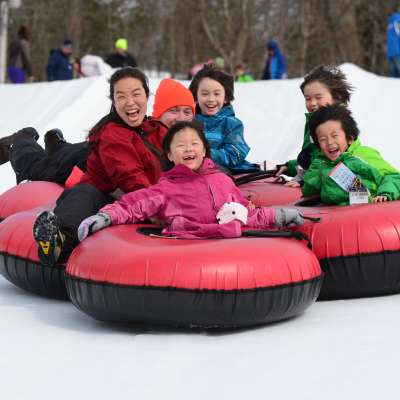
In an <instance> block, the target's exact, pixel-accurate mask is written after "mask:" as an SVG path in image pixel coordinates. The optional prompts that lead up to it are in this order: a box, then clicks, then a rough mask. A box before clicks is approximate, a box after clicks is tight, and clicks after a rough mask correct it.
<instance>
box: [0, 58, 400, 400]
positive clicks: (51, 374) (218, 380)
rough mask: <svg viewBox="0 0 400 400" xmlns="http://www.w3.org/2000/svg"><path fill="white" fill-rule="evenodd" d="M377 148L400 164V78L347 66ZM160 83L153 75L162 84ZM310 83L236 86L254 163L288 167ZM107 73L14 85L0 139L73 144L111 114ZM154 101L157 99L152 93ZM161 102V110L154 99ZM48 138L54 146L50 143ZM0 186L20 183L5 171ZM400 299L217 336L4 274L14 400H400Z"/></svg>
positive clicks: (322, 305) (6, 96)
mask: <svg viewBox="0 0 400 400" xmlns="http://www.w3.org/2000/svg"><path fill="white" fill-rule="evenodd" d="M342 68H343V70H344V72H345V73H346V74H347V75H348V77H349V80H350V81H351V83H352V84H353V85H354V86H355V88H356V91H355V94H354V96H353V99H352V101H351V108H352V110H353V111H354V114H355V117H356V119H357V121H358V123H359V125H360V128H361V132H362V141H363V143H365V144H367V145H370V146H374V147H377V148H378V149H379V150H380V151H381V153H382V154H383V155H384V157H385V158H386V159H387V160H389V161H390V162H391V163H393V165H394V166H396V167H398V168H399V167H400V161H399V158H398V156H397V152H398V145H399V144H400V141H399V139H398V138H397V137H396V135H398V105H397V106H396V104H398V93H400V79H399V80H396V79H390V78H384V77H378V76H376V75H373V74H370V73H367V72H365V71H363V70H361V69H359V68H358V67H356V66H354V65H350V64H346V65H344V66H343V67H342ZM158 82H159V80H151V81H150V85H151V90H152V91H153V92H155V90H156V88H157V85H158ZM300 83H301V79H292V80H286V81H276V82H256V83H253V84H242V85H237V87H236V100H235V102H234V107H235V110H236V112H237V114H238V116H239V117H240V118H241V119H242V120H243V121H244V124H245V134H246V139H247V141H248V143H249V144H250V146H251V147H252V150H251V153H250V157H249V158H250V160H252V161H261V160H264V159H267V160H277V161H285V160H287V159H288V158H290V157H293V156H294V155H295V154H296V152H297V151H298V150H299V148H300V145H301V140H302V136H303V127H304V115H303V113H304V102H303V99H302V96H301V93H300V90H299V89H298V87H299V85H300ZM107 90H108V88H107V83H106V77H100V78H88V79H81V80H76V81H72V82H54V83H35V84H29V85H21V86H18V85H15V86H13V85H0V104H1V109H2V111H1V118H0V137H1V136H5V135H8V134H10V133H12V132H14V131H16V130H17V129H19V128H21V127H23V126H34V127H35V128H37V129H38V131H39V132H40V133H41V134H43V133H44V132H46V130H47V129H50V128H53V127H59V128H61V129H62V130H63V131H64V133H65V136H66V137H67V138H68V139H69V140H70V141H73V142H76V141H80V140H83V138H84V137H85V135H86V134H87V131H88V129H89V128H90V127H91V126H92V125H93V124H94V123H95V122H96V121H97V120H98V119H99V118H100V117H101V116H102V115H104V114H105V113H106V112H107V110H108V108H109V106H110V103H109V101H108V100H107ZM151 101H152V99H151ZM150 110H151V107H150ZM41 140H43V139H42V138H41ZM0 177H1V179H0V192H2V191H4V190H6V189H7V188H9V187H11V186H13V185H14V182H15V180H14V179H15V178H14V174H13V172H12V169H11V167H10V166H9V164H6V165H2V166H0ZM399 310H400V296H386V297H379V298H370V299H356V300H347V301H330V302H318V303H316V304H314V305H313V306H312V307H310V308H309V309H308V310H307V311H306V312H305V313H304V314H303V315H301V316H299V317H297V318H294V319H291V320H288V321H285V322H280V323H276V324H273V325H269V326H263V327H259V328H254V329H247V330H239V331H228V332H221V333H215V332H214V333H212V332H204V331H181V330H169V329H160V328H155V327H142V326H116V325H111V324H104V323H100V322H97V321H94V320H92V319H91V318H90V317H88V316H86V315H84V314H82V313H81V312H80V311H78V310H77V309H75V308H74V307H73V306H72V304H70V303H68V302H60V301H55V300H49V299H46V298H40V297H38V296H35V295H32V294H30V293H27V292H24V291H22V290H21V289H18V288H16V287H14V286H13V285H12V284H10V283H8V282H7V281H6V280H4V279H3V278H2V277H0V315H1V318H0V332H1V333H0V338H1V339H2V340H1V341H0V396H1V398H2V399H18V400H25V399H41V400H47V399H49V400H50V399H51V400H53V399H55V398H56V399H57V400H64V399H68V400H71V398H75V399H82V398H87V399H89V398H90V399H109V398H113V399H126V398H129V399H132V398H135V399H182V400H183V399H185V400H187V399H192V400H197V399H199V400H200V399H202V400H204V399H206V398H210V399H243V398H246V399H252V398H266V399H274V400H279V399H285V400H286V399H288V400H289V399H290V400H291V399H296V400H303V399H304V400H313V399H318V400H319V399H321V398H323V399H324V400H338V399H345V400H346V399H352V400H354V399H363V400H367V399H376V398H386V399H392V398H393V399H394V398H397V396H398V360H397V355H398V354H399V351H398V349H397V347H398V342H399V340H398V338H399V335H400V318H399Z"/></svg>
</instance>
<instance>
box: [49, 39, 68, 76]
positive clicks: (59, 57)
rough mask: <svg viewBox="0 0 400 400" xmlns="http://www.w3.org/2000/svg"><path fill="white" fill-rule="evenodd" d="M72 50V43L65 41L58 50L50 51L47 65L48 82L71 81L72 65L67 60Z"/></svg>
mask: <svg viewBox="0 0 400 400" xmlns="http://www.w3.org/2000/svg"><path fill="white" fill-rule="evenodd" d="M72 50H73V49H72V42H71V40H69V39H67V40H65V41H64V43H63V45H62V46H61V47H60V48H59V49H53V50H51V51H50V55H49V60H48V63H47V80H48V81H67V80H69V79H72V77H73V74H72V72H73V71H72V64H71V63H70V60H69V57H70V55H71V54H72Z"/></svg>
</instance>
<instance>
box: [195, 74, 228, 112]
mask: <svg viewBox="0 0 400 400" xmlns="http://www.w3.org/2000/svg"><path fill="white" fill-rule="evenodd" d="M197 103H198V104H199V107H200V110H201V113H202V114H203V115H208V116H211V115H215V114H217V112H218V111H219V110H220V109H221V108H222V107H223V106H224V103H225V89H224V87H223V86H222V85H221V84H220V83H219V82H218V81H216V80H214V79H211V78H203V79H202V80H201V81H200V82H199V87H198V90H197Z"/></svg>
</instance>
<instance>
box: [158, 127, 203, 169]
mask: <svg viewBox="0 0 400 400" xmlns="http://www.w3.org/2000/svg"><path fill="white" fill-rule="evenodd" d="M187 128H190V129H193V130H194V131H196V132H197V134H198V135H199V138H200V140H201V141H202V143H203V145H204V149H205V151H206V155H205V156H206V157H209V158H211V152H210V145H209V143H208V141H207V139H206V137H205V135H204V132H203V124H202V123H201V122H199V121H196V120H193V121H178V122H177V123H176V124H174V125H172V126H171V128H169V129H168V132H167V133H166V135H165V137H164V140H163V142H162V149H163V154H162V158H161V165H162V167H163V169H164V171H168V170H170V169H171V168H173V167H174V166H175V164H174V163H173V162H172V161H170V160H169V159H168V153H169V152H170V151H171V142H172V140H173V139H174V136H175V135H176V134H177V133H178V132H180V131H182V130H184V129H187Z"/></svg>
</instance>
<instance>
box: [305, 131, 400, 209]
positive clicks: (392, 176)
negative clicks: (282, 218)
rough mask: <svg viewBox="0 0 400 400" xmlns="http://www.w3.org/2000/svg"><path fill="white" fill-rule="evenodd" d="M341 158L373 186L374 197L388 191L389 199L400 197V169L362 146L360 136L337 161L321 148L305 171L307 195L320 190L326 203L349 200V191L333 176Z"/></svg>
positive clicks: (364, 184)
mask: <svg viewBox="0 0 400 400" xmlns="http://www.w3.org/2000/svg"><path fill="white" fill-rule="evenodd" d="M339 162H343V163H344V164H345V165H346V166H347V167H348V168H349V169H350V170H351V171H352V172H353V173H354V174H355V175H357V177H358V178H359V179H360V180H361V183H362V185H363V186H364V187H365V188H367V189H368V190H369V192H370V194H371V197H375V196H378V195H384V196H387V197H388V198H389V200H397V199H398V198H399V197H400V174H399V171H397V170H396V169H395V168H393V167H392V166H391V165H390V164H389V163H388V162H387V161H385V160H384V159H383V158H382V157H381V155H380V154H379V152H378V151H377V150H375V149H373V148H371V147H366V146H362V145H361V142H360V140H359V139H357V140H355V141H354V142H353V143H352V144H351V146H350V147H349V148H348V149H347V151H346V152H344V153H343V154H341V156H340V157H338V158H337V159H336V160H335V161H330V160H328V159H327V158H326V157H325V156H324V155H323V154H322V152H321V151H320V150H318V152H317V155H316V157H315V158H314V161H313V162H312V164H311V165H310V168H309V169H308V171H307V172H306V174H305V175H304V185H303V187H302V189H301V190H302V193H303V196H304V197H308V196H312V195H316V194H319V195H320V197H321V200H322V202H323V203H326V204H338V205H347V204H349V194H348V193H347V192H346V191H345V190H343V189H342V188H341V187H340V186H339V185H338V184H337V183H336V182H335V181H334V180H333V179H332V178H330V177H329V173H330V172H331V171H332V169H333V168H334V167H335V166H336V165H337V164H338V163H339Z"/></svg>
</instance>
